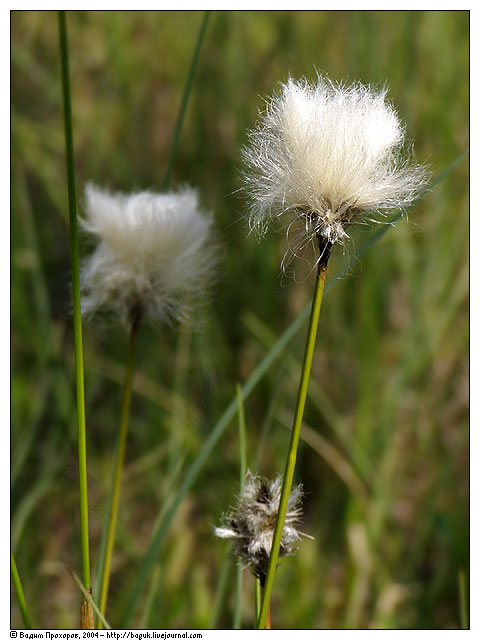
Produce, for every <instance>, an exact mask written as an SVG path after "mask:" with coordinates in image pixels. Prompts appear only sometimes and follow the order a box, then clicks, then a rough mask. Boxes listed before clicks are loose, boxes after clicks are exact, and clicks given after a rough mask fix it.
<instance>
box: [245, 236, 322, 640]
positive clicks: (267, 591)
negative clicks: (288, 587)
mask: <svg viewBox="0 0 480 640" xmlns="http://www.w3.org/2000/svg"><path fill="white" fill-rule="evenodd" d="M328 250H329V246H328V245H326V248H325V250H324V251H323V254H322V252H321V254H322V258H321V262H319V266H318V273H317V278H316V283H315V292H314V296H313V302H312V310H311V313H310V324H309V327H308V333H307V342H306V346H305V355H304V358H303V365H302V373H301V377H300V387H299V391H298V396H297V405H296V408H295V417H294V421H293V428H292V435H291V438H290V446H289V450H288V457H287V463H286V466H285V473H284V476H283V484H282V493H281V496H280V504H279V508H278V516H277V522H276V525H275V532H274V534H273V542H272V548H271V551H270V560H269V564H268V571H267V576H266V578H265V585H264V586H263V599H262V606H261V609H260V616H259V618H258V624H257V628H258V629H269V628H271V627H270V626H267V625H270V598H271V595H272V588H273V580H274V577H275V569H276V567H277V562H278V557H279V553H280V544H281V541H282V534H283V527H284V524H285V517H286V514H287V509H288V500H289V497H290V492H291V489H292V484H293V475H294V472H295V462H296V459H297V450H298V442H299V438H300V430H301V427H302V420H303V414H304V411H305V403H306V400H307V392H308V382H309V380H310V372H311V369H312V361H313V354H314V350H315V339H316V337H317V329H318V322H319V319H320V309H321V306H322V299H323V290H324V286H325V276H326V273H327V261H328V256H326V255H325V254H326V253H327V252H328Z"/></svg>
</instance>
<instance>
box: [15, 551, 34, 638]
mask: <svg viewBox="0 0 480 640" xmlns="http://www.w3.org/2000/svg"><path fill="white" fill-rule="evenodd" d="M10 568H11V571H12V580H13V586H14V587H15V593H16V594H17V600H18V606H19V607H20V612H21V614H22V618H23V624H24V625H25V629H32V622H31V620H30V615H29V613H28V608H27V603H26V601H25V595H24V593H23V587H22V583H21V581H20V576H19V575H18V571H17V565H16V563H15V558H14V557H13V553H12V552H11V553H10Z"/></svg>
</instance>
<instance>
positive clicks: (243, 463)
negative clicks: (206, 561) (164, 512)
mask: <svg viewBox="0 0 480 640" xmlns="http://www.w3.org/2000/svg"><path fill="white" fill-rule="evenodd" d="M237 403H238V444H239V447H238V448H239V452H240V486H242V485H243V483H244V482H245V475H246V473H247V435H246V427H245V407H244V404H243V395H242V387H241V385H240V384H238V383H237ZM242 584H243V567H242V566H241V565H240V564H239V563H237V575H236V581H235V609H234V614H233V628H234V629H241V628H242Z"/></svg>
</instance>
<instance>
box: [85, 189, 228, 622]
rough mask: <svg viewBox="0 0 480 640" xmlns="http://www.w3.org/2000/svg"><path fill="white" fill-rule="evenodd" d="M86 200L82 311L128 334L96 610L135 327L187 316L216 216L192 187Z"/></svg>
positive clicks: (103, 595) (111, 529) (98, 193)
mask: <svg viewBox="0 0 480 640" xmlns="http://www.w3.org/2000/svg"><path fill="white" fill-rule="evenodd" d="M85 201H86V212H85V219H84V220H83V222H82V226H83V228H84V230H85V231H86V232H87V233H88V234H90V235H92V236H93V237H94V238H95V239H96V240H97V242H98V244H97V247H96V248H95V250H94V252H93V253H92V254H91V256H90V257H89V258H88V260H87V261H86V262H85V264H84V266H83V268H82V273H81V286H82V292H83V296H82V307H83V312H84V313H85V314H96V313H106V314H107V315H108V316H109V317H110V318H113V319H116V320H118V321H119V322H122V323H123V324H124V325H126V326H127V327H128V329H129V333H130V340H129V349H128V356H127V367H126V377H125V384H124V392H123V400H122V412H121V421H120V430H119V435H118V442H117V450H116V455H115V462H114V473H113V480H112V488H111V500H110V503H109V514H108V518H107V525H106V534H105V547H104V554H102V559H103V562H102V563H101V571H100V576H101V578H100V595H99V608H100V611H101V612H102V614H105V611H106V606H107V596H108V587H109V581H110V573H111V562H112V555H113V546H114V541H115V533H116V526H117V519H118V508H119V499H120V486H121V478H122V470H123V465H124V459H125V448H126V441H127V431H128V420H129V411H130V401H131V392H132V381H133V372H134V363H135V350H136V340H137V334H138V329H139V325H140V322H141V320H142V318H145V319H146V320H149V321H150V322H151V323H161V322H187V321H188V320H189V318H190V316H191V312H192V308H191V307H192V304H193V303H194V301H195V300H196V299H199V298H201V297H202V296H203V295H204V294H205V292H206V289H207V287H208V285H209V283H210V277H211V274H212V270H213V267H214V264H215V261H216V247H215V245H214V243H213V242H212V226H213V218H212V216H211V215H210V214H207V213H205V212H204V211H202V210H201V208H200V206H199V203H198V196H197V194H196V192H195V191H193V190H192V189H189V188H183V189H182V190H180V191H179V192H178V193H163V194H154V193H151V192H142V193H137V194H129V195H126V194H120V193H110V192H108V191H106V190H102V189H99V188H98V187H95V186H93V185H88V186H87V187H86V193H85Z"/></svg>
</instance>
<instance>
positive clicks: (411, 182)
mask: <svg viewBox="0 0 480 640" xmlns="http://www.w3.org/2000/svg"><path fill="white" fill-rule="evenodd" d="M244 158H245V161H246V164H247V168H248V169H247V173H246V176H245V180H246V189H247V191H248V193H249V198H250V217H249V221H250V227H251V228H252V229H256V230H257V231H259V232H260V233H264V232H265V230H266V228H267V227H268V223H269V222H270V221H271V220H274V219H279V218H283V217H285V216H287V217H288V219H289V222H288V227H287V229H288V230H289V229H290V226H291V225H292V224H294V223H300V226H301V231H300V240H299V242H298V244H297V245H296V246H294V247H293V248H291V249H290V250H291V251H292V252H293V253H296V252H297V251H298V250H301V249H303V248H304V247H305V246H307V245H309V244H313V245H314V249H315V250H316V251H317V258H316V260H315V265H316V284H315V290H314V295H313V302H312V308H311V315H310V324H309V328H308V333H307V341H306V346H305V354H304V359H303V366H302V372H301V377H300V386H299V391H298V396H297V404H296V409H295V417H294V424H293V428H292V435H291V440H290V446H289V451H288V456H287V461H286V466H285V472H284V476H283V484H282V493H281V497H280V504H279V508H278V517H277V521H276V527H275V533H274V536H273V541H272V546H271V553H270V557H269V566H268V571H267V575H266V578H265V587H264V595H263V601H262V607H261V611H260V616H259V619H258V627H259V628H260V629H263V628H265V625H266V622H267V615H268V610H269V604H270V597H271V593H272V587H273V579H274V574H275V569H276V565H277V561H278V557H279V554H280V549H281V544H282V531H283V528H284V525H285V521H286V517H287V510H288V504H289V497H290V493H291V488H292V483H293V476H294V471H295V462H296V456H297V449H298V442H299V438H300V430H301V426H302V420H303V413H304V409H305V403H306V398H307V390H308V381H309V377H310V371H311V366H312V360H313V353H314V347H315V339H316V335H317V329H318V322H319V317H320V309H321V304H322V298H323V290H324V285H325V277H326V272H327V265H328V260H329V257H330V254H331V251H332V249H333V247H334V246H335V245H338V244H343V243H344V242H345V241H346V240H347V239H348V237H349V236H348V228H349V227H350V226H351V225H355V224H362V223H364V222H365V221H375V222H376V221H378V219H379V218H385V217H386V216H387V214H388V212H391V211H394V210H396V209H404V208H405V207H407V206H408V205H410V204H411V203H412V202H413V201H414V200H415V198H417V197H418V195H419V194H420V192H421V191H422V189H423V188H424V187H425V185H426V183H427V180H428V174H427V172H426V170H425V168H424V167H422V166H419V165H415V164H412V163H411V162H410V158H409V154H408V152H407V151H406V148H405V127H404V126H403V125H402V123H401V121H400V119H399V117H398V115H397V113H396V111H395V109H394V108H393V107H392V106H391V105H390V104H389V103H388V102H387V101H386V90H381V91H377V90H375V89H373V88H372V87H369V86H365V85H363V84H361V83H359V82H357V83H355V84H353V85H351V86H347V85H345V84H343V83H334V82H332V81H330V80H329V79H328V78H326V77H322V76H318V78H317V80H316V82H315V83H314V84H310V83H309V82H307V81H306V80H300V81H295V80H292V79H290V80H289V81H288V82H287V83H286V84H285V85H281V90H280V92H279V94H277V95H274V96H273V97H272V98H271V99H270V101H268V103H267V108H266V110H265V112H264V113H263V114H262V116H261V117H260V120H259V122H258V124H257V127H256V129H255V130H254V131H252V132H251V133H250V146H249V147H247V148H246V149H245V150H244ZM386 219H387V220H388V218H386ZM288 230H287V238H288V233H289V232H288ZM287 256H288V252H287ZM287 259H288V258H287Z"/></svg>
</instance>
